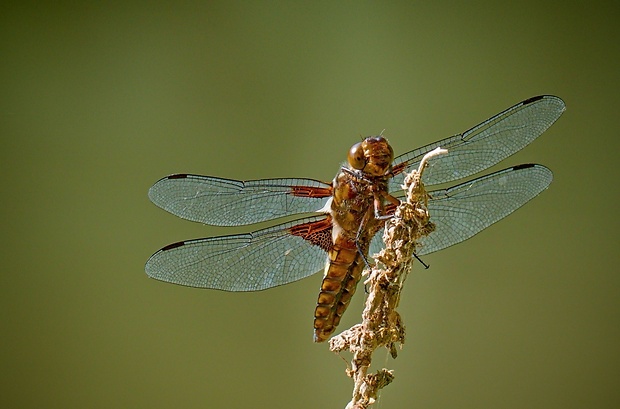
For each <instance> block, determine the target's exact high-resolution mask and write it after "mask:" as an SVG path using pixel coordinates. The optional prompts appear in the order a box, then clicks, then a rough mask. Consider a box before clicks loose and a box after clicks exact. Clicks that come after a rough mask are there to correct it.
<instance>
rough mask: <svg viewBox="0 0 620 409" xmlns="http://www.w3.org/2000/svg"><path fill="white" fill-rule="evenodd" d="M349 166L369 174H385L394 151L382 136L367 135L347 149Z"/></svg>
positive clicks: (388, 170)
mask: <svg viewBox="0 0 620 409" xmlns="http://www.w3.org/2000/svg"><path fill="white" fill-rule="evenodd" d="M347 159H348V161H349V166H351V168H352V169H356V170H360V171H362V172H364V173H367V174H369V175H371V176H385V175H386V174H388V173H389V172H390V170H391V164H392V160H393V159H394V151H393V150H392V147H391V146H390V144H389V143H388V141H387V139H385V138H384V137H383V136H369V137H368V138H366V139H364V140H363V141H362V142H359V143H356V144H355V145H353V146H352V147H351V149H350V150H349V155H348V158H347Z"/></svg>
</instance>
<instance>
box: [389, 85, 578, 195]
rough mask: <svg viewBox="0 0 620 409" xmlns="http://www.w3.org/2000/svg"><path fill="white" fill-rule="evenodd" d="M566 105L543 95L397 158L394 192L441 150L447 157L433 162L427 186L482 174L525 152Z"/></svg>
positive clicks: (391, 183)
mask: <svg viewBox="0 0 620 409" xmlns="http://www.w3.org/2000/svg"><path fill="white" fill-rule="evenodd" d="M565 109H566V106H565V105H564V101H562V100H561V99H560V98H558V97H555V96H552V95H542V96H537V97H533V98H530V99H527V100H525V101H522V102H520V103H518V104H516V105H514V106H512V107H510V108H508V109H506V110H505V111H503V112H501V113H499V114H497V115H495V116H494V117H492V118H489V119H487V120H486V121H484V122H482V123H481V124H479V125H476V126H474V127H473V128H471V129H469V130H467V131H465V132H463V133H462V134H459V135H454V136H452V137H449V138H446V139H443V140H441V141H437V142H434V143H431V144H430V145H426V146H423V147H421V148H418V149H416V150H413V151H411V152H407V153H405V154H403V155H400V156H398V157H397V158H396V159H395V160H394V162H393V169H394V171H395V172H396V173H397V175H396V176H394V178H392V180H391V181H390V185H389V189H390V191H391V192H394V191H397V190H400V189H401V187H400V186H401V184H402V183H403V178H404V173H408V172H410V171H411V170H413V169H417V167H418V165H419V164H420V160H421V159H422V157H423V156H424V155H425V154H426V153H427V152H429V151H431V150H433V149H435V148H436V147H438V146H440V147H442V148H445V149H447V150H448V154H446V155H441V156H438V157H436V158H434V159H431V160H430V162H429V168H427V169H426V171H425V172H424V176H423V178H422V180H423V181H424V183H425V184H426V185H427V186H431V185H437V184H441V183H446V182H450V181H453V180H457V179H461V178H464V177H467V176H470V175H473V174H475V173H478V172H481V171H483V170H485V169H487V168H489V167H491V166H493V165H495V164H496V163H498V162H500V161H501V160H503V159H505V158H507V157H508V156H510V155H512V154H514V153H516V152H518V151H519V150H521V149H523V148H524V147H525V146H527V145H528V144H529V143H531V142H532V141H533V140H534V139H536V138H537V137H538V136H539V135H540V134H542V133H543V132H544V131H545V130H547V128H549V127H550V126H551V125H552V124H553V123H554V122H555V121H556V120H557V119H558V118H559V117H560V115H561V114H562V112H564V110H565Z"/></svg>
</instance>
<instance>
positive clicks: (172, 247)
mask: <svg viewBox="0 0 620 409" xmlns="http://www.w3.org/2000/svg"><path fill="white" fill-rule="evenodd" d="M184 245H185V242H184V241H179V242H178V243H172V244H168V245H167V246H165V247H162V249H161V250H159V251H168V250H172V249H176V248H177V247H181V246H184Z"/></svg>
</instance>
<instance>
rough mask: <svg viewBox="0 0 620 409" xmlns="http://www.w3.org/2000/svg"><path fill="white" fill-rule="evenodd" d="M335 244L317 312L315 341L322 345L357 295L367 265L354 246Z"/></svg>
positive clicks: (315, 313) (330, 255) (328, 263)
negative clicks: (354, 295) (358, 284)
mask: <svg viewBox="0 0 620 409" xmlns="http://www.w3.org/2000/svg"><path fill="white" fill-rule="evenodd" d="M351 244H352V246H346V247H341V246H339V245H334V247H333V248H332V249H331V250H330V251H329V258H328V260H327V264H326V265H325V275H324V276H323V282H322V283H321V291H320V292H319V297H318V301H317V306H316V308H315V310H314V342H323V341H325V340H326V339H327V338H329V336H330V335H331V334H332V333H333V332H334V330H335V329H336V327H337V326H338V324H339V323H340V318H341V317H342V314H344V312H345V311H346V309H347V307H348V306H349V302H350V301H351V298H352V297H353V294H355V289H356V288H357V283H358V282H359V281H360V279H361V277H362V270H363V269H364V266H365V263H364V258H363V257H362V256H361V255H360V253H359V252H358V250H357V247H356V246H355V243H351Z"/></svg>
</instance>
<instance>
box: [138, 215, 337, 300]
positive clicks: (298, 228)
mask: <svg viewBox="0 0 620 409" xmlns="http://www.w3.org/2000/svg"><path fill="white" fill-rule="evenodd" d="M326 240H327V241H326ZM328 242H329V243H331V222H329V220H328V219H326V217H325V216H315V217H310V218H306V219H302V220H297V221H294V222H289V223H284V224H280V225H278V226H274V227H271V228H268V229H263V230H259V231H256V232H253V233H247V234H236V235H231V236H221V237H211V238H205V239H197V240H188V241H183V242H179V243H175V244H171V245H169V246H166V247H164V248H162V249H161V250H159V251H158V252H156V253H155V254H153V255H152V256H151V257H150V258H149V259H148V261H147V262H146V266H145V270H146V273H147V274H148V275H149V276H150V277H152V278H155V279H158V280H162V281H167V282H170V283H174V284H181V285H186V286H190V287H203V288H214V289H218V290H226V291H257V290H263V289H266V288H271V287H275V286H278V285H282V284H287V283H290V282H293V281H297V280H300V279H302V278H304V277H307V276H309V275H312V274H314V273H316V272H317V271H319V270H321V269H322V268H323V267H324V265H325V262H326V252H325V250H324V249H323V247H321V245H322V244H323V246H325V245H328V244H329V243H328Z"/></svg>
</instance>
